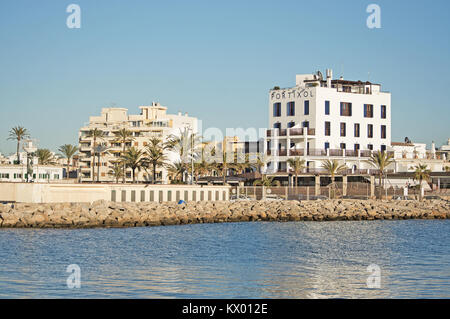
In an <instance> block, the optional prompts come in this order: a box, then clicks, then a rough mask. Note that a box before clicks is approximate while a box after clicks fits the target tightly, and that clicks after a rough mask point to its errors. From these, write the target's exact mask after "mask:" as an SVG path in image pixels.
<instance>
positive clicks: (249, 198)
mask: <svg viewBox="0 0 450 319" xmlns="http://www.w3.org/2000/svg"><path fill="white" fill-rule="evenodd" d="M230 200H231V201H242V200H252V198H251V197H248V196H245V195H239V197H238V196H237V195H231V196H230Z"/></svg>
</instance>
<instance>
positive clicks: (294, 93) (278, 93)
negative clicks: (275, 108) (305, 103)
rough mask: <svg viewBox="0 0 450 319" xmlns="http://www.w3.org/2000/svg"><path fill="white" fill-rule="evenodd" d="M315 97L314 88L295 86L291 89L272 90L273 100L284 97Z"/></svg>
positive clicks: (271, 96)
mask: <svg viewBox="0 0 450 319" xmlns="http://www.w3.org/2000/svg"><path fill="white" fill-rule="evenodd" d="M312 97H314V95H313V92H312V90H308V89H306V88H301V87H300V88H294V89H289V90H272V91H271V92H270V99H271V100H283V99H301V98H303V99H304V98H312Z"/></svg>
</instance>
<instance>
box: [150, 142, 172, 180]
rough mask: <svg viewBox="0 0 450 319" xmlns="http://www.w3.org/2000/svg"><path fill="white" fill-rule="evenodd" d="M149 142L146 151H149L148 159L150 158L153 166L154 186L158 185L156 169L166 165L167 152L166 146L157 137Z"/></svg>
mask: <svg viewBox="0 0 450 319" xmlns="http://www.w3.org/2000/svg"><path fill="white" fill-rule="evenodd" d="M149 142H150V143H149V144H148V145H147V147H146V151H147V158H148V161H149V164H151V165H152V172H153V184H155V183H156V168H157V167H158V166H163V165H164V164H165V161H166V160H167V157H166V155H165V154H164V150H165V148H166V146H165V145H164V144H163V142H162V141H161V140H160V139H159V138H157V137H153V138H151V139H150V140H149Z"/></svg>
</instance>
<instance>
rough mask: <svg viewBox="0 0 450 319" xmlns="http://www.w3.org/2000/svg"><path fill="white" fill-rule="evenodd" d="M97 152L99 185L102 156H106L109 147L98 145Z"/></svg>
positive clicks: (98, 181)
mask: <svg viewBox="0 0 450 319" xmlns="http://www.w3.org/2000/svg"><path fill="white" fill-rule="evenodd" d="M96 151H97V183H100V166H101V159H102V155H104V154H105V153H106V152H107V151H108V147H107V146H104V145H98V146H97V148H96Z"/></svg>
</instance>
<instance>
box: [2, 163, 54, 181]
mask: <svg viewBox="0 0 450 319" xmlns="http://www.w3.org/2000/svg"><path fill="white" fill-rule="evenodd" d="M27 178H28V176H27V165H26V164H21V165H0V182H21V183H23V182H27ZM62 179H63V168H62V167H60V166H52V165H37V164H35V165H33V175H30V177H29V179H28V180H29V181H33V182H40V183H45V182H56V181H60V180H62Z"/></svg>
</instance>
